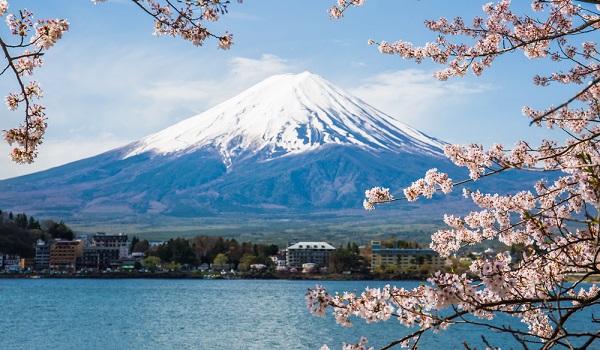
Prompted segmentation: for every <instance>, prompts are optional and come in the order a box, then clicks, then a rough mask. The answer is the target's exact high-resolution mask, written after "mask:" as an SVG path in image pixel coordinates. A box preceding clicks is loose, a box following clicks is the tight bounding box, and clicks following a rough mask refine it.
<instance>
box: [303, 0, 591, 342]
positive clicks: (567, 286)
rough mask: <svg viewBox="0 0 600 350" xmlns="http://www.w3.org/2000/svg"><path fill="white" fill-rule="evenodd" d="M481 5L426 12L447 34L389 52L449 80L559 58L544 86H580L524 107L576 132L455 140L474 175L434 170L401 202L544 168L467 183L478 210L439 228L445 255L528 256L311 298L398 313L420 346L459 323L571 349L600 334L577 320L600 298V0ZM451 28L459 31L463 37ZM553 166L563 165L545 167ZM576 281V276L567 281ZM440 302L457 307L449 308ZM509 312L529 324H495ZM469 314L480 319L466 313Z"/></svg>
mask: <svg viewBox="0 0 600 350" xmlns="http://www.w3.org/2000/svg"><path fill="white" fill-rule="evenodd" d="M362 4H363V2H362V1H360V2H359V1H356V2H355V1H338V2H337V4H336V5H334V7H333V8H332V10H330V16H331V17H332V18H340V17H343V14H344V11H346V10H347V9H348V8H350V7H352V6H360V5H362ZM481 9H482V12H483V15H482V16H481V17H475V18H473V19H472V20H471V21H467V20H465V19H463V18H461V17H457V18H454V19H452V20H449V19H446V18H440V19H438V20H436V21H426V22H425V26H426V27H427V28H429V29H430V30H432V31H433V32H436V33H437V34H438V36H437V38H436V39H435V41H433V42H429V43H425V44H424V45H422V46H415V45H413V44H412V43H410V42H408V41H403V40H400V41H396V42H394V43H388V42H386V41H381V42H380V43H379V44H378V46H379V50H380V51H381V52H382V53H386V54H397V55H399V56H400V57H402V58H404V59H409V60H414V61H415V62H416V63H420V62H423V61H425V60H431V61H433V62H436V63H439V64H440V65H442V66H444V67H443V68H442V69H440V70H439V71H438V72H436V73H435V77H436V78H438V79H440V80H446V79H449V78H450V77H453V76H464V75H466V74H467V73H468V72H469V70H470V71H471V72H472V73H473V74H475V75H477V76H478V75H481V74H483V72H484V71H485V70H486V69H488V68H489V67H491V65H492V63H493V62H494V61H495V60H496V59H499V58H500V57H503V56H505V55H506V54H510V53H514V52H519V51H521V52H523V54H524V56H525V57H527V58H528V59H546V60H550V61H551V62H553V63H554V64H556V71H555V72H553V73H549V74H548V75H546V76H540V75H537V76H535V77H533V83H534V86H539V87H547V86H551V85H556V84H561V85H571V86H578V88H577V89H571V90H570V91H575V92H574V94H573V95H572V96H570V97H567V98H565V99H564V100H563V101H559V103H557V104H554V105H551V106H550V107H548V108H545V109H541V110H536V109H534V108H531V107H527V106H526V107H524V108H523V110H522V113H523V114H524V115H525V116H526V117H528V118H529V119H530V123H531V124H533V125H537V126H542V125H545V126H546V127H548V128H550V129H559V130H563V131H564V135H566V137H565V138H566V140H564V141H563V142H559V141H556V140H543V141H542V142H541V144H540V145H539V146H532V145H531V144H530V143H528V142H525V141H519V142H517V143H515V145H514V146H512V147H511V148H507V147H505V146H503V145H499V144H495V145H492V146H491V147H489V148H487V149H486V148H485V147H483V146H482V145H478V144H470V145H448V146H446V147H445V148H444V153H445V155H446V156H447V157H448V158H449V159H450V160H451V161H452V162H453V163H454V164H455V165H457V166H458V167H464V168H466V169H468V171H469V177H468V178H467V179H464V180H462V181H459V182H452V180H451V179H449V178H448V176H447V175H446V174H442V173H438V172H437V170H436V169H431V170H430V171H428V172H427V173H426V174H425V177H424V178H422V179H418V180H416V181H414V182H413V183H412V184H411V186H409V187H407V188H406V189H404V191H403V192H404V197H401V198H393V200H394V201H395V200H400V199H407V200H410V201H413V200H416V199H417V198H418V197H421V196H423V197H425V198H431V197H432V195H433V194H434V193H435V192H437V191H440V192H443V193H449V192H450V191H451V190H452V189H453V188H454V187H456V186H460V185H462V184H464V183H467V182H471V185H472V186H476V185H477V183H476V181H477V182H479V181H485V178H487V177H490V176H499V174H501V173H503V172H506V171H515V170H514V169H518V171H534V172H539V173H540V174H541V175H540V180H539V181H538V182H537V183H536V184H535V186H533V188H529V189H523V190H521V191H518V192H517V193H509V194H498V193H482V192H481V191H479V190H477V189H476V188H475V189H474V190H463V195H464V197H466V198H468V199H470V200H471V201H472V202H473V204H474V205H476V206H477V207H478V208H479V209H478V210H473V211H472V212H470V213H468V214H466V215H463V216H458V215H452V214H446V215H444V223H445V224H446V225H447V226H448V227H447V228H446V229H442V230H439V231H437V232H435V233H434V234H433V235H432V242H431V245H430V247H431V248H432V249H434V250H436V251H437V252H438V253H440V255H442V256H452V254H455V253H457V252H458V251H459V250H460V249H461V248H464V247H466V246H471V245H477V244H479V243H482V242H483V241H486V240H487V241H490V240H497V241H499V242H501V243H503V244H505V245H506V246H507V248H508V247H521V249H520V253H518V254H516V255H513V256H510V255H506V254H497V255H496V256H493V257H487V258H481V259H478V260H475V261H473V262H472V263H471V265H470V269H469V273H468V274H462V275H458V274H455V273H450V272H446V273H443V272H438V273H436V274H435V275H434V276H432V277H431V278H430V279H429V280H428V282H429V284H427V285H425V284H424V285H421V286H419V287H417V288H414V289H412V290H404V289H397V288H396V287H390V286H387V287H385V288H383V289H381V290H372V289H367V290H365V291H364V292H362V293H356V292H352V293H348V292H345V293H341V294H339V293H336V294H335V295H329V294H328V293H327V291H326V290H325V289H324V288H323V287H320V286H317V288H316V289H315V290H312V292H313V293H315V294H313V297H312V298H309V299H307V300H308V301H309V302H312V303H310V304H311V305H312V306H311V307H312V309H313V310H318V313H317V312H313V313H315V314H319V315H322V314H324V313H325V310H324V309H326V308H331V309H332V311H333V313H334V315H335V317H336V321H337V322H338V323H339V324H341V325H349V324H351V321H350V318H351V317H358V318H362V319H364V320H366V322H377V321H383V320H388V319H393V318H396V319H398V320H399V321H400V323H401V324H402V325H404V326H407V327H414V326H416V327H417V328H416V330H415V331H414V332H412V333H411V334H409V335H407V336H404V337H402V338H400V339H398V340H397V341H395V342H393V343H392V344H390V346H393V345H401V346H404V347H412V348H417V343H418V341H419V339H420V338H421V336H422V335H423V334H424V333H425V332H427V331H429V330H433V331H434V332H435V331H441V330H444V329H446V328H448V327H450V326H451V325H452V324H454V323H459V322H471V323H474V324H478V325H485V326H486V327H488V328H489V329H492V330H494V331H498V332H505V333H510V334H512V335H514V336H516V337H517V338H518V339H520V341H521V342H522V343H523V344H524V348H527V345H528V344H533V346H539V344H540V343H542V344H543V346H544V348H551V347H553V346H559V347H569V346H571V345H570V344H571V343H570V341H571V339H575V338H578V339H580V340H581V339H584V340H585V341H586V344H588V345H587V346H590V344H596V345H597V344H598V342H600V336H599V335H598V334H597V333H596V332H595V331H593V330H591V331H589V332H586V331H583V332H578V333H574V332H573V331H571V329H570V328H569V327H570V326H571V325H572V323H573V322H572V315H574V314H576V313H579V312H580V311H581V310H585V309H586V308H589V307H590V306H594V305H597V304H598V303H600V288H598V287H597V286H596V285H595V284H593V285H591V286H590V285H586V284H582V282H583V281H584V280H585V278H587V277H590V276H598V275H600V253H599V252H600V243H599V242H600V240H599V239H598V237H599V224H598V216H600V215H599V211H600V144H599V142H598V140H599V137H600V65H599V64H598V62H599V57H598V56H599V55H598V49H597V44H596V43H595V40H597V39H596V34H597V33H596V31H597V30H598V29H600V1H594V0H586V1H574V0H532V1H531V11H532V12H531V13H527V14H517V13H515V12H513V10H512V7H511V2H510V1H508V0H499V1H497V2H495V3H487V4H485V5H483V6H482V8H481ZM453 37H460V38H461V39H459V40H458V42H454V41H452V40H451V39H452V38H453ZM369 43H370V44H375V43H376V42H375V41H374V40H371V41H370V42H369ZM572 84H574V85H572ZM547 171H554V172H553V173H551V174H552V175H550V176H546V175H547V174H548V173H547ZM558 172H561V173H560V176H559V175H556V174H557V173H558ZM366 197H367V199H366V200H365V207H366V208H367V209H369V210H371V209H373V208H374V205H376V204H378V203H384V202H390V201H392V199H391V196H390V195H389V190H388V189H385V191H383V190H382V189H381V188H378V187H376V188H374V189H372V190H369V191H367V192H366ZM569 279H570V280H571V281H573V279H574V282H572V283H567V280H569ZM319 303H320V304H319ZM316 305H319V306H318V307H317V306H316ZM441 310H447V312H445V313H444V314H443V315H442V314H441V313H439V311H441ZM448 311H449V312H448ZM499 313H503V314H506V315H509V316H513V317H517V318H519V319H520V320H521V321H522V322H523V323H524V324H525V325H527V330H526V331H520V330H514V329H507V328H504V327H503V326H501V325H497V324H494V323H493V322H491V320H493V319H494V318H495V316H496V315H497V314H499ZM466 314H471V315H474V316H476V317H477V318H478V319H479V320H481V321H477V322H473V321H468V320H467V319H465V318H464V315H466ZM557 315H560V317H558V316H557ZM589 320H590V322H594V320H593V319H592V318H590V319H589ZM386 348H387V347H386Z"/></svg>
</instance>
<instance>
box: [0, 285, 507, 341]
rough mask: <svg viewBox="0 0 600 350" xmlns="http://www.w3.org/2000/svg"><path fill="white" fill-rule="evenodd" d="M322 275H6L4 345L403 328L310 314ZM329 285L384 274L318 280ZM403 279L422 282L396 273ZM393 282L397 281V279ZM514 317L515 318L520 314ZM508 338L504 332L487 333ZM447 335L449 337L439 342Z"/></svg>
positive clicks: (327, 337) (387, 336)
mask: <svg viewBox="0 0 600 350" xmlns="http://www.w3.org/2000/svg"><path fill="white" fill-rule="evenodd" d="M316 283H317V282H316V281H287V280H163V279H119V280H113V279H105V280H104V279H0V298H2V308H1V312H0V324H1V325H2V332H1V334H2V335H1V337H0V348H2V349H30V350H35V349H53V350H62V349H65V350H67V349H78V350H81V349H115V350H116V349H119V350H123V349H169V350H178V349H209V350H210V349H228V350H234V349H286V350H287V349H319V348H320V347H321V346H322V345H323V344H327V345H328V346H329V347H330V348H331V349H340V348H341V344H342V342H343V341H346V342H352V343H354V342H357V341H358V340H359V338H360V336H361V335H364V336H366V337H367V338H368V339H369V344H368V345H370V346H375V348H379V347H381V346H383V345H386V344H388V343H389V342H391V341H393V340H395V339H397V338H398V337H400V336H401V335H402V334H406V333H407V331H408V330H407V329H406V328H404V327H402V326H400V325H399V324H398V323H397V321H395V320H393V319H391V320H389V321H388V322H385V323H380V324H370V325H368V324H365V323H364V321H362V320H359V319H355V322H354V323H355V326H354V327H351V328H346V327H340V326H338V325H337V324H336V323H335V320H334V318H333V316H332V315H331V314H328V315H327V316H326V317H325V318H318V317H313V316H312V315H311V314H310V313H309V312H308V309H307V308H306V306H305V300H304V294H305V291H306V289H307V288H309V287H314V285H315V284H316ZM318 283H320V284H322V285H324V286H326V287H327V288H328V290H329V291H344V290H354V289H358V290H361V289H363V288H364V287H366V286H369V287H380V286H384V285H385V284H386V283H389V282H379V281H319V282H318ZM393 283H395V284H396V285H398V286H404V287H405V288H408V287H412V286H415V285H417V284H418V283H419V282H393ZM393 283H392V284H393ZM517 324H518V321H517ZM480 332H481V330H480V329H477V331H473V330H472V329H467V328H465V326H456V327H451V328H450V330H449V331H446V332H442V333H440V334H435V335H433V334H431V335H429V337H428V339H425V341H424V340H422V341H421V342H420V349H442V348H443V349H464V347H463V346H462V342H463V341H464V340H469V345H471V347H477V348H482V347H483V348H485V347H484V346H482V345H483V344H482V342H481V333H480ZM486 337H487V338H488V340H491V341H494V342H498V343H499V344H502V349H508V348H510V346H511V344H513V343H510V339H503V338H502V337H504V338H507V336H506V335H501V336H498V335H496V336H494V334H491V335H489V334H486ZM441 344H443V345H441Z"/></svg>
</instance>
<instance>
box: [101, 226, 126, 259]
mask: <svg viewBox="0 0 600 350" xmlns="http://www.w3.org/2000/svg"><path fill="white" fill-rule="evenodd" d="M130 245H131V242H129V241H128V240H127V234H125V233H117V234H114V233H104V232H98V233H96V234H95V235H94V236H93V237H92V244H91V246H92V247H102V248H117V249H118V251H119V257H118V259H124V258H128V257H130V256H131V255H130V253H129V251H130V249H129V248H130Z"/></svg>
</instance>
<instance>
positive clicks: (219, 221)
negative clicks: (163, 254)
mask: <svg viewBox="0 0 600 350" xmlns="http://www.w3.org/2000/svg"><path fill="white" fill-rule="evenodd" d="M66 223H67V225H69V227H71V228H73V229H74V231H75V232H76V233H82V234H91V233H96V232H111V233H118V232H123V233H126V234H128V235H131V236H133V235H135V236H138V237H140V238H142V239H148V240H168V239H170V238H175V237H184V238H191V237H194V236H197V235H213V236H223V237H225V238H229V239H231V238H234V239H236V240H238V241H240V242H253V243H274V244H278V245H280V246H284V245H285V244H286V243H287V242H290V241H298V240H301V241H313V240H314V241H327V242H329V243H331V244H333V245H336V246H338V245H340V244H344V245H345V244H346V243H347V242H355V243H357V244H359V245H363V244H366V243H369V242H370V241H371V240H373V239H382V238H390V237H392V236H393V237H397V238H401V239H404V240H416V241H418V242H420V243H423V244H428V243H429V239H430V236H431V233H433V232H435V231H436V230H437V229H439V228H441V227H443V222H442V221H441V216H438V219H435V216H433V215H425V214H421V215H416V213H408V212H405V211H379V212H378V211H374V212H365V211H334V212H321V213H292V214H290V213H286V214H281V215H249V214H248V215H245V214H240V213H232V214H219V215H216V216H212V217H199V218H173V217H151V218H147V220H143V219H139V218H136V219H135V220H134V219H133V218H132V219H121V220H119V221H114V220H113V221H110V220H105V219H103V218H88V219H81V220H77V221H74V222H66Z"/></svg>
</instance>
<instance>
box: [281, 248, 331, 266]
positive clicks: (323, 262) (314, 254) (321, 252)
mask: <svg viewBox="0 0 600 350" xmlns="http://www.w3.org/2000/svg"><path fill="white" fill-rule="evenodd" d="M333 253H335V248H334V247H333V246H331V245H330V244H329V243H326V242H298V243H294V244H292V245H290V246H289V247H287V249H286V263H287V266H289V267H294V268H302V264H306V263H313V264H317V265H318V266H319V267H327V266H329V257H330V256H331V254H333Z"/></svg>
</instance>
